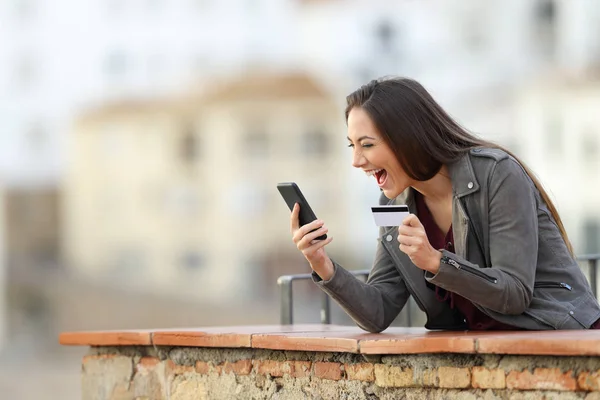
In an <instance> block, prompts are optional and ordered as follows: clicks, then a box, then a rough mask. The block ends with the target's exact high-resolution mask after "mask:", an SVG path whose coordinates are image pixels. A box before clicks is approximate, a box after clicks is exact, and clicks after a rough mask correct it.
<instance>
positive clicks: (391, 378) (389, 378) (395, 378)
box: [374, 364, 414, 387]
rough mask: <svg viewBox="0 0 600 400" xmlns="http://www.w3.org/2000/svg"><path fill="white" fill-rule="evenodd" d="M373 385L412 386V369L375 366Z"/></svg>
mask: <svg viewBox="0 0 600 400" xmlns="http://www.w3.org/2000/svg"><path fill="white" fill-rule="evenodd" d="M374 370H375V384H376V385H377V386H380V387H411V386H414V379H413V370H412V368H400V367H394V366H390V365H384V364H375V368H374Z"/></svg>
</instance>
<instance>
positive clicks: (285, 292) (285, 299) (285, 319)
mask: <svg viewBox="0 0 600 400" xmlns="http://www.w3.org/2000/svg"><path fill="white" fill-rule="evenodd" d="M599 260H600V254H586V255H582V256H578V257H577V261H579V263H580V264H581V263H583V264H587V268H588V274H589V282H590V286H591V288H592V292H593V293H594V296H595V297H596V298H598V286H597V276H598V274H597V272H598V261H599ZM349 272H350V273H352V274H353V275H355V276H359V277H364V278H365V279H366V278H367V277H368V276H369V272H370V270H368V269H363V270H358V271H349ZM309 279H311V274H295V275H282V276H280V277H279V278H278V279H277V285H279V288H280V299H279V303H280V313H281V314H280V321H281V324H282V325H289V324H293V323H294V307H293V306H294V298H293V297H294V296H293V283H294V282H295V281H302V280H309ZM406 308H407V309H408V310H407V311H410V307H409V306H408V305H407V306H406ZM411 322H412V321H411V318H410V312H409V313H408V314H407V325H408V326H411V325H412V324H411ZM321 323H322V324H330V323H331V306H330V299H329V295H328V294H327V293H325V292H323V293H322V298H321Z"/></svg>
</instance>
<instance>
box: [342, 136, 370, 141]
mask: <svg viewBox="0 0 600 400" xmlns="http://www.w3.org/2000/svg"><path fill="white" fill-rule="evenodd" d="M346 139H348V141H349V142H351V141H352V139H350V138H349V137H348V136H346ZM363 139H371V140H376V139H375V138H373V137H371V136H367V135H364V136H361V137H359V138H358V139H356V141H357V142H360V141H361V140H363Z"/></svg>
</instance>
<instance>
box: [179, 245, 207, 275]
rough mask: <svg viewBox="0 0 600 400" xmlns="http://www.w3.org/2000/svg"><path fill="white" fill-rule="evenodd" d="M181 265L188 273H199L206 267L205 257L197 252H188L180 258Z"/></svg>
mask: <svg viewBox="0 0 600 400" xmlns="http://www.w3.org/2000/svg"><path fill="white" fill-rule="evenodd" d="M179 265H180V266H181V267H182V268H183V269H185V270H188V271H197V270H199V269H201V268H204V266H205V265H206V262H205V259H204V256H203V255H202V253H200V252H199V251H197V250H186V251H184V252H183V253H182V254H181V256H180V257H179Z"/></svg>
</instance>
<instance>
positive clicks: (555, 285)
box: [533, 282, 573, 290]
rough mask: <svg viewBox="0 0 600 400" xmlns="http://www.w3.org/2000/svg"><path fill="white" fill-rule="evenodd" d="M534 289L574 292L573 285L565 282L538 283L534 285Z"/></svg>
mask: <svg viewBox="0 0 600 400" xmlns="http://www.w3.org/2000/svg"><path fill="white" fill-rule="evenodd" d="M533 287H534V288H556V289H567V290H573V288H572V287H571V285H569V284H568V283H564V282H536V283H534V285H533Z"/></svg>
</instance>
